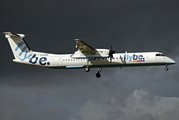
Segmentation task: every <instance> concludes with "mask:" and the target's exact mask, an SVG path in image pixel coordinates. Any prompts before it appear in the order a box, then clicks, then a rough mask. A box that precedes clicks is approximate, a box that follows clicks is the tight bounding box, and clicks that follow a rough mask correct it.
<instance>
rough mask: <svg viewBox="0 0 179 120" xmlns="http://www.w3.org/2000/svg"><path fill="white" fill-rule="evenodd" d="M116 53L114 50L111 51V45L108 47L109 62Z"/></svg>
mask: <svg viewBox="0 0 179 120" xmlns="http://www.w3.org/2000/svg"><path fill="white" fill-rule="evenodd" d="M114 53H116V52H115V51H114V50H112V45H111V46H110V49H109V59H110V62H112V59H113V54H114Z"/></svg>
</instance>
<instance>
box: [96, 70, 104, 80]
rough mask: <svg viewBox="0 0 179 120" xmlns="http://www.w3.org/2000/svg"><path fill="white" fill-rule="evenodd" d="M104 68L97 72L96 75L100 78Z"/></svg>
mask: <svg viewBox="0 0 179 120" xmlns="http://www.w3.org/2000/svg"><path fill="white" fill-rule="evenodd" d="M102 70H103V68H98V72H97V73H96V77H97V78H100V77H101V74H100V72H101V71H102Z"/></svg>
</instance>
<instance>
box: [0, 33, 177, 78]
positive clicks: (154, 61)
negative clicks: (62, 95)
mask: <svg viewBox="0 0 179 120" xmlns="http://www.w3.org/2000/svg"><path fill="white" fill-rule="evenodd" d="M4 34H5V38H7V39H8V42H9V44H10V47H11V49H12V52H13V55H14V58H15V59H13V61H14V62H17V63H23V64H29V65H35V66H41V67H45V68H56V69H84V70H85V71H86V72H89V71H90V68H98V71H97V73H96V77H97V78H100V77H101V74H100V73H101V71H102V69H103V68H107V67H119V68H122V67H137V66H165V70H166V71H168V69H169V68H168V66H169V65H173V64H175V61H174V60H172V59H171V58H169V57H167V56H165V55H164V54H163V53H161V52H135V53H128V52H123V53H116V52H115V51H114V50H112V46H111V47H110V49H95V48H93V47H91V46H89V45H88V44H86V43H85V42H83V41H82V40H81V39H75V42H76V48H77V49H78V50H77V51H75V52H74V53H73V54H51V53H44V52H37V51H33V50H31V49H30V48H29V46H28V44H27V43H26V42H25V40H24V39H23V38H24V37H25V35H24V34H14V33H11V32H4Z"/></svg>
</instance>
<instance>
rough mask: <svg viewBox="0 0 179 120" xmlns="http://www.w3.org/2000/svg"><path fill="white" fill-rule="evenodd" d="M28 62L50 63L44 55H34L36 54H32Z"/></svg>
mask: <svg viewBox="0 0 179 120" xmlns="http://www.w3.org/2000/svg"><path fill="white" fill-rule="evenodd" d="M29 62H30V63H32V64H36V63H37V62H38V63H39V64H40V65H50V62H47V58H46V57H40V58H38V57H36V54H34V55H33V56H32V57H31V58H30V60H29Z"/></svg>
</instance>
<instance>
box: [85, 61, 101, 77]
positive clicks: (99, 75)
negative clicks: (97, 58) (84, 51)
mask: <svg viewBox="0 0 179 120" xmlns="http://www.w3.org/2000/svg"><path fill="white" fill-rule="evenodd" d="M102 69H103V68H98V72H97V73H96V77H97V78H100V77H101V74H100V72H101V71H102ZM84 70H85V71H86V72H89V71H90V68H89V61H87V66H86V67H85V68H84Z"/></svg>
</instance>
